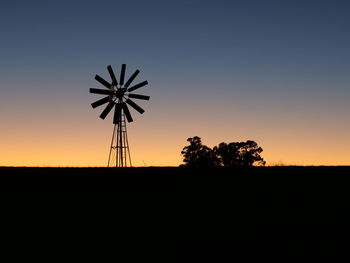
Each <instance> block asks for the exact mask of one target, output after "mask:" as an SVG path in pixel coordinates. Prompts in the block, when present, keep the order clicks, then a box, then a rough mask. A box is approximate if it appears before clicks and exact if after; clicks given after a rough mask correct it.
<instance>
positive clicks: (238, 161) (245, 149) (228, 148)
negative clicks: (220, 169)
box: [213, 140, 266, 167]
mask: <svg viewBox="0 0 350 263" xmlns="http://www.w3.org/2000/svg"><path fill="white" fill-rule="evenodd" d="M213 151H214V153H215V155H216V156H217V157H218V158H219V159H220V163H221V165H222V166H231V167H232V166H244V167H247V166H253V165H259V166H263V165H265V164H266V162H265V161H264V159H263V158H262V157H261V156H260V153H261V152H262V151H263V149H262V148H261V147H259V146H258V144H257V143H256V142H255V141H250V140H248V141H246V142H231V143H229V144H226V143H224V142H222V143H220V144H219V145H218V146H215V147H214V149H213Z"/></svg>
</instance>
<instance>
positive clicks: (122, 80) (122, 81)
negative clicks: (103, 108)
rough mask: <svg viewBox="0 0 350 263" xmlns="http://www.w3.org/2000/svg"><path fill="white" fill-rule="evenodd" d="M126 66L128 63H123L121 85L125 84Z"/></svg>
mask: <svg viewBox="0 0 350 263" xmlns="http://www.w3.org/2000/svg"><path fill="white" fill-rule="evenodd" d="M125 68H126V65H125V64H122V69H121V71H120V81H119V84H120V86H123V85H124V76H125Z"/></svg>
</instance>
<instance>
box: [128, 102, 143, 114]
mask: <svg viewBox="0 0 350 263" xmlns="http://www.w3.org/2000/svg"><path fill="white" fill-rule="evenodd" d="M125 102H126V103H127V104H129V105H130V106H131V107H133V108H134V109H135V110H137V111H138V112H139V113H141V114H142V113H144V112H145V111H144V110H143V109H142V108H141V107H140V106H139V105H137V104H136V103H135V102H133V101H132V100H130V99H127V100H126V101H125Z"/></svg>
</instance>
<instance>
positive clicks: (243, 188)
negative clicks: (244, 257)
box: [0, 167, 350, 248]
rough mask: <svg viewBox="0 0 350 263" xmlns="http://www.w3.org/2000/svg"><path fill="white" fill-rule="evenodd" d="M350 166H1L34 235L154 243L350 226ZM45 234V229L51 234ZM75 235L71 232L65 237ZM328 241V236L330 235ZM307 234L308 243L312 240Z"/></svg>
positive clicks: (303, 237) (211, 242)
mask: <svg viewBox="0 0 350 263" xmlns="http://www.w3.org/2000/svg"><path fill="white" fill-rule="evenodd" d="M349 172H350V167H253V168H246V169H186V168H122V169H116V168H114V169H107V168H0V174H1V176H0V178H1V179H0V180H1V199H2V210H3V215H6V218H7V219H8V220H9V224H15V225H16V226H17V228H19V229H21V231H29V232H31V231H34V230H35V229H36V230H35V231H34V232H36V233H37V234H38V233H40V235H44V236H46V235H49V236H46V238H48V239H49V238H50V236H52V235H54V236H60V235H69V236H73V237H72V238H73V239H74V236H75V238H76V239H77V240H80V241H79V242H83V240H89V238H91V237H92V236H100V239H103V238H105V237H102V236H105V235H107V236H110V237H114V238H115V239H114V242H119V241H120V242H122V243H123V244H124V245H125V244H128V242H132V243H133V242H140V243H144V244H148V245H149V244H154V245H155V246H160V245H162V246H166V245H167V244H172V246H178V247H192V248H193V247H198V246H199V247H207V246H210V247H212V248H213V247H215V246H217V247H221V248H222V247H225V246H230V245H232V244H234V243H236V244H237V243H239V244H240V245H244V244H250V245H251V243H252V242H253V243H254V242H256V243H259V244H260V245H261V244H268V242H269V241H268V240H269V239H270V238H272V239H274V240H275V241H276V240H281V242H282V241H283V240H286V239H289V238H292V237H293V238H297V239H299V241H298V242H299V243H301V242H308V240H313V242H314V241H315V240H317V239H322V238H324V237H325V235H326V234H327V235H332V234H341V233H344V229H345V228H346V227H347V225H348V221H349V216H348V215H347V214H348V211H347V210H348V202H349V200H350V193H349V191H348V187H349V182H350V179H349ZM48 233H50V234H48ZM70 239H71V238H70ZM328 241H329V240H328ZM310 242H311V241H310Z"/></svg>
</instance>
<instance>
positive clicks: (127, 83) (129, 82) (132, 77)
mask: <svg viewBox="0 0 350 263" xmlns="http://www.w3.org/2000/svg"><path fill="white" fill-rule="evenodd" d="M139 73H140V71H139V70H136V71H135V72H134V74H132V75H131V77H130V78H129V79H128V81H127V82H126V83H125V88H128V87H129V86H130V84H131V82H133V80H134V79H135V78H136V76H137V75H138V74H139Z"/></svg>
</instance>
